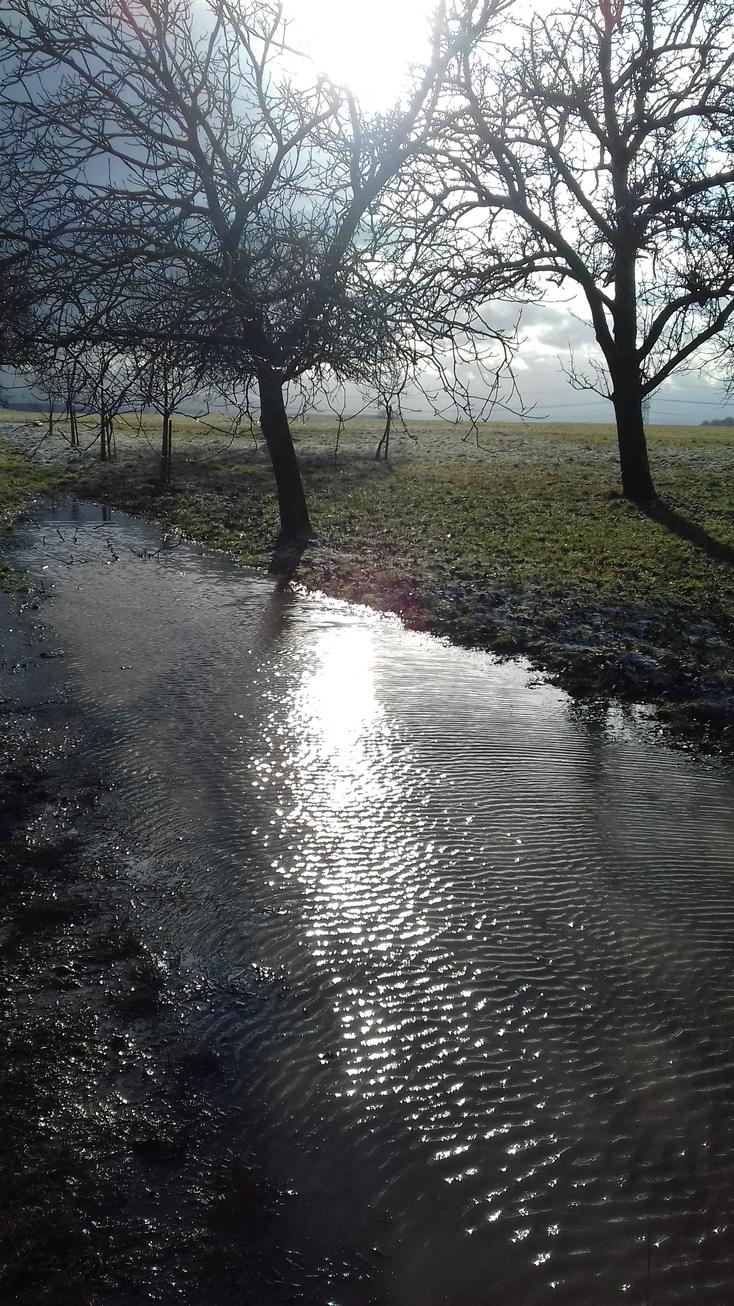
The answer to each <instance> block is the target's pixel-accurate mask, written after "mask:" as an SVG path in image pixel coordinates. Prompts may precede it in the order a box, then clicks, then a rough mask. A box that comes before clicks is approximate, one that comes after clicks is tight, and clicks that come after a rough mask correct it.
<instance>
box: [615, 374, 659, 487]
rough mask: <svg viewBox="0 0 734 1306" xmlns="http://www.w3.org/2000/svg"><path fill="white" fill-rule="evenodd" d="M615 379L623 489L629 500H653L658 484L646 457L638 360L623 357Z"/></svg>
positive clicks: (616, 414) (616, 415)
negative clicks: (654, 480) (656, 484)
mask: <svg viewBox="0 0 734 1306" xmlns="http://www.w3.org/2000/svg"><path fill="white" fill-rule="evenodd" d="M612 381H613V383H614V394H613V396H612V402H613V404H614V415H615V417H616V420H617V441H618V444H619V465H620V470H621V473H622V492H623V494H624V496H625V498H626V499H632V500H634V501H636V502H641V501H644V500H649V499H654V498H655V497H656V495H655V486H654V484H653V480H652V475H651V472H650V463H649V461H648V457H647V440H646V438H645V421H644V417H643V413H642V403H643V399H642V381H641V378H640V371H639V367H638V365H637V361H636V360H630V361H627V360H620V363H619V365H618V366H617V367H615V368H614V369H613V371H612Z"/></svg>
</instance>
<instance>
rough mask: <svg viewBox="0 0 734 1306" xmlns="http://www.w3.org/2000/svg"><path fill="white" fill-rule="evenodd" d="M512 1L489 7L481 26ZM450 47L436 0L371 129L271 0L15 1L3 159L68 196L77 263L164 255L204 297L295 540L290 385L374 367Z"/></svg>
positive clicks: (299, 493) (2, 29)
mask: <svg viewBox="0 0 734 1306" xmlns="http://www.w3.org/2000/svg"><path fill="white" fill-rule="evenodd" d="M504 3H506V0H482V3H481V5H480V6H479V16H480V18H481V20H488V18H489V15H490V13H491V12H492V11H493V10H494V9H496V8H498V7H500V6H501V5H503V4H504ZM453 40H454V36H453V34H452V28H451V24H450V23H449V22H448V21H447V19H446V14H445V5H441V6H439V11H438V16H437V19H436V23H435V27H434V33H433V46H432V50H431V54H430V58H429V60H428V64H427V67H426V70H425V72H424V73H423V75H422V76H420V77H418V78H417V80H416V82H415V85H414V87H413V89H412V91H411V93H410V94H409V96H408V98H407V100H406V102H405V103H404V104H403V105H402V106H400V107H399V108H397V109H396V110H395V111H394V112H392V113H390V114H388V115H384V116H382V117H380V118H378V119H375V120H373V121H368V120H366V119H365V117H364V115H363V114H362V113H361V111H360V109H359V106H358V105H357V104H356V102H355V101H354V99H353V98H352V97H351V96H349V95H348V94H346V93H342V92H340V91H338V90H337V89H336V88H334V87H333V86H331V85H330V84H328V83H327V82H325V81H324V80H323V79H322V78H319V79H318V80H316V82H315V83H314V84H312V85H311V86H308V85H307V84H306V81H305V77H304V76H303V73H302V71H301V69H302V67H303V65H302V64H299V73H298V77H297V78H296V77H295V76H294V75H293V74H292V73H291V74H290V75H289V74H288V72H287V70H285V69H284V57H285V58H286V62H287V58H290V57H291V56H289V55H287V54H286V53H285V52H286V46H287V39H286V28H285V24H284V20H283V14H282V6H281V5H280V4H277V3H275V2H274V0H257V2H255V0H201V3H199V4H197V5H196V6H193V5H191V4H189V3H187V0H114V3H113V0H58V2H57V3H55V4H54V5H53V6H52V5H50V4H49V3H48V2H47V0H8V3H7V4H5V5H3V7H2V13H1V14H0V41H2V42H3V48H4V50H5V56H4V59H5V67H6V74H5V80H4V87H3V89H2V91H1V92H0V96H1V98H0V103H1V104H2V105H3V108H4V117H5V123H6V127H5V133H4V142H5V149H6V150H8V149H9V150H11V151H12V153H13V156H14V159H15V165H16V167H17V168H19V170H20V171H22V170H23V168H24V167H27V168H30V169H33V170H35V171H36V172H37V171H38V169H39V168H43V169H44V170H45V173H46V175H47V176H48V177H49V178H50V179H51V188H52V189H53V185H56V186H57V189H58V193H59V197H60V198H59V204H60V207H61V210H62V211H64V212H68V214H69V217H68V226H67V228H66V229H65V233H64V234H65V237H66V249H67V251H68V255H69V258H70V259H72V260H74V261H76V262H77V263H78V262H79V259H80V258H81V257H85V258H86V259H87V262H88V266H89V267H94V268H97V269H99V268H100V266H101V265H103V264H104V260H105V258H107V259H108V261H109V266H110V267H116V268H121V267H123V266H127V267H128V268H130V269H133V271H134V275H135V276H139V275H140V274H141V272H143V271H144V269H145V267H146V266H149V265H151V264H152V263H154V262H165V263H166V264H167V265H168V266H169V267H172V268H176V269H178V270H179V271H180V274H181V275H182V276H184V277H185V278H186V279H187V281H188V283H189V284H190V285H191V286H193V287H196V288H197V289H198V292H199V293H200V303H201V304H202V305H207V306H208V307H207V309H206V313H205V316H206V319H207V327H206V332H207V337H208V339H209V340H212V339H216V340H217V341H218V342H219V343H220V345H221V347H222V349H223V350H229V351H230V352H231V353H232V354H236V356H237V359H238V365H239V372H240V376H241V378H242V382H243V384H244V385H247V384H249V383H250V382H251V381H252V380H253V379H254V380H255V382H256V385H257V390H258V395H259V405H260V417H261V425H262V431H263V435H264V438H265V441H266V444H267V447H268V450H269V453H270V457H271V460H272V465H273V471H274V476H275V482H276V487H277V493H278V501H279V508H280V519H281V536H282V538H295V539H298V538H303V537H305V536H307V535H308V534H309V533H310V529H311V527H310V521H309V515H308V508H307V504H306V498H305V495H304V491H303V486H302V482H301V476H300V471H299V467H298V463H297V459H296V455H295V450H294V446H293V441H292V437H291V432H290V428H289V423H288V418H287V414H286V408H285V403H284V389H285V388H286V387H287V386H288V385H290V384H291V383H293V382H294V381H298V380H299V379H300V378H304V377H309V376H310V377H311V383H312V382H313V378H314V376H315V377H316V379H317V380H318V377H319V375H324V376H325V377H326V378H327V379H328V381H329V383H331V382H332V381H333V378H334V377H336V378H337V379H339V378H341V377H343V376H347V375H350V374H351V373H353V372H354V371H355V370H357V369H358V367H359V364H360V360H361V359H362V357H363V353H364V347H363V341H364V337H365V334H366V324H368V323H369V322H370V321H371V320H372V319H373V318H374V317H375V316H376V315H379V311H380V310H379V306H380V305H381V304H383V303H384V302H385V297H386V292H385V288H384V283H383V279H381V277H380V275H379V270H378V269H377V268H376V265H375V249H374V243H373V235H372V232H373V230H374V229H373V228H372V226H371V219H370V214H371V209H372V207H373V206H374V204H375V203H376V201H377V199H378V198H379V196H380V194H381V193H382V191H383V190H384V188H385V187H386V186H387V185H388V183H389V182H390V181H391V179H392V178H393V177H395V175H396V174H397V173H398V172H399V171H400V170H401V168H403V167H404V166H405V164H406V163H407V161H408V160H409V159H410V158H411V157H412V156H413V155H414V154H415V152H416V151H417V150H418V149H420V148H421V147H422V146H423V145H424V144H425V142H426V141H427V139H428V136H429V132H430V127H431V121H432V115H433V109H434V106H435V103H436V99H437V96H438V86H439V84H440V80H441V76H442V74H443V72H444V70H445V68H446V67H447V65H448V63H449V62H450V60H451V58H452V57H453V56H454V54H455V45H453V44H452V41H453ZM63 248H64V238H63V237H62V238H56V239H55V249H56V250H57V251H59V250H63ZM80 249H81V251H82V253H80ZM379 261H380V262H382V263H384V261H385V259H384V257H383V258H381V259H380V260H379ZM102 317H104V315H103V314H101V315H100V329H102V326H103V325H106V326H109V321H107V322H106V323H103V322H102V320H101V319H102ZM382 320H383V321H387V320H388V318H387V317H386V316H385V315H384V314H383V319H382ZM422 320H423V321H425V320H426V319H425V316H423V319H422ZM197 329H198V330H200V329H201V328H200V327H199V328H197ZM401 329H402V332H403V335H405V334H406V333H407V332H408V331H409V330H410V323H409V319H408V318H407V317H406V316H405V315H404V316H403V319H402V326H401ZM189 334H190V338H191V339H193V337H194V335H195V332H194V331H192V332H191V333H189Z"/></svg>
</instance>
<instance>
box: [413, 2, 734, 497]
mask: <svg viewBox="0 0 734 1306" xmlns="http://www.w3.org/2000/svg"><path fill="white" fill-rule="evenodd" d="M477 8H478V7H477V5H476V4H474V3H472V2H471V0H468V2H467V3H466V4H465V10H464V20H463V21H464V33H465V35H464V40H463V52H462V55H461V57H460V59H459V60H458V63H457V65H455V66H454V67H455V68H458V72H457V73H456V76H455V77H454V76H452V78H451V79H450V82H449V85H448V92H447V106H446V112H445V117H444V125H443V133H442V138H441V139H440V141H439V142H437V143H436V144H435V146H434V147H433V149H432V151H431V153H430V158H431V162H432V165H433V172H432V176H431V179H430V180H426V182H425V186H424V203H425V205H426V208H427V209H430V211H431V213H432V221H433V223H434V225H438V224H439V223H440V222H441V221H443V222H446V221H450V222H452V223H454V224H456V225H457V226H461V228H462V230H463V234H464V239H465V241H466V242H467V243H468V244H469V245H471V246H473V251H474V257H473V262H474V271H473V276H472V278H471V291H472V293H473V294H474V296H475V297H476V298H477V299H478V300H481V299H482V298H483V297H485V296H492V295H495V296H496V295H505V296H507V297H516V296H518V294H519V295H520V296H526V297H527V296H531V297H537V295H538V294H541V293H542V291H543V289H544V288H545V287H547V285H548V283H549V282H550V283H552V284H554V285H556V286H566V287H567V286H569V285H573V286H575V287H577V288H578V291H579V292H580V294H581V295H582V296H583V297H584V298H585V300H586V304H587V305H588V310H589V313H590V315H591V321H592V324H593V329H594V332H595V336H596V341H597V343H598V346H599V349H600V351H601V356H602V359H603V364H601V365H600V367H599V368H598V369H595V368H594V366H593V363H592V365H591V368H590V370H589V369H587V370H584V369H581V370H579V369H578V367H573V369H572V370H573V374H572V380H573V381H574V383H575V384H576V385H579V386H583V387H586V388H591V389H595V390H597V391H598V392H599V393H601V394H603V395H604V396H605V397H606V398H608V399H610V400H611V402H612V404H613V406H614V412H615V418H616V425H617V433H618V440H619V453H620V463H621V475H622V486H623V490H624V493H625V495H627V496H628V497H629V498H632V499H637V500H645V499H650V498H652V497H654V493H655V491H654V485H653V480H652V476H651V473H650V467H649V463H648V455H647V447H646V438H645V430H644V420H643V403H644V402H645V400H647V399H649V396H650V395H651V394H652V393H653V392H654V391H655V390H656V388H657V387H658V386H660V385H661V384H662V383H663V382H664V381H665V380H666V379H667V378H668V377H669V376H670V375H671V373H672V372H673V371H674V370H675V369H680V368H685V367H686V366H687V365H688V366H690V365H692V364H693V361H694V357H695V358H696V359H697V361H698V362H699V363H700V362H701V361H702V360H703V359H704V358H705V356H706V347H707V345H708V344H709V342H712V341H714V339H715V338H716V337H717V335H718V334H719V333H720V332H721V331H722V330H723V329H724V328H725V327H726V324H727V323H728V322H729V321H730V320H732V315H733V314H734V235H733V233H734V153H733V149H732V142H733V141H734V46H733V45H732V32H734V4H733V3H732V0H680V3H675V4H670V3H668V2H667V0H601V3H600V4H599V5H598V6H597V3H596V0H578V2H577V3H574V4H572V5H570V6H569V7H568V8H566V7H564V5H563V3H561V5H560V6H559V8H557V9H553V10H551V11H550V12H549V13H547V12H544V13H541V14H539V13H534V12H532V9H530V8H528V9H523V10H522V11H521V12H520V13H519V15H518V16H517V17H515V18H511V20H510V21H509V22H505V23H503V24H502V25H501V27H500V28H499V29H498V27H497V25H496V24H493V23H492V22H487V23H484V22H483V23H482V24H480V25H477V23H476V13H477ZM480 219H481V220H480ZM701 351H703V352H701Z"/></svg>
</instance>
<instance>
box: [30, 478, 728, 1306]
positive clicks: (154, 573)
mask: <svg viewBox="0 0 734 1306" xmlns="http://www.w3.org/2000/svg"><path fill="white" fill-rule="evenodd" d="M168 543H169V545H170V544H171V542H170V541H169V542H168ZM17 553H18V560H19V561H20V562H22V563H23V564H25V565H26V566H27V567H28V568H29V569H30V571H31V572H32V573H33V575H34V577H35V578H36V580H37V581H39V582H42V583H43V586H44V588H45V591H46V593H47V595H48V596H49V599H50V601H49V602H47V603H46V604H44V605H43V609H42V612H41V614H40V615H41V618H42V620H43V621H44V622H47V623H50V625H51V627H52V628H53V631H54V632H55V635H56V637H57V639H58V643H59V648H60V650H63V653H64V663H63V666H64V672H63V675H64V678H65V681H66V684H67V687H68V692H69V694H70V696H71V698H72V700H73V701H75V702H78V704H79V710H80V711H82V712H84V713H87V714H89V715H90V716H91V717H92V719H93V720H94V722H95V733H94V740H93V744H92V748H93V751H94V754H95V757H94V761H95V764H96V765H98V766H99V768H100V769H101V771H102V772H103V773H104V774H105V776H106V777H107V778H108V780H109V783H110V785H111V786H112V795H111V802H110V828H109V831H108V835H109V839H110V846H114V847H115V849H116V850H117V852H118V854H120V855H122V857H123V859H124V863H125V867H126V875H127V876H128V878H129V883H130V886H131V893H132V894H133V895H134V897H135V899H136V902H138V904H139V907H140V912H141V917H142V919H143V920H144V921H146V922H147V929H148V931H149V942H150V944H151V946H152V947H157V948H159V949H161V950H173V951H174V952H175V953H176V954H178V956H179V957H180V961H181V965H182V966H183V967H184V969H185V970H186V971H187V972H190V974H191V976H192V977H193V978H194V979H195V980H202V981H205V982H206V983H205V990H206V994H207V997H206V1000H202V1001H201V1003H200V1004H199V1009H198V1012H197V1017H196V1018H197V1021H198V1022H199V1023H200V1027H201V1029H202V1031H204V1032H205V1033H206V1035H207V1037H208V1038H210V1039H211V1040H212V1041H213V1042H214V1045H215V1046H216V1047H217V1049H218V1050H219V1051H220V1052H221V1055H222V1057H223V1058H224V1059H225V1061H226V1064H227V1066H228V1068H229V1069H228V1074H227V1086H226V1093H227V1097H228V1100H229V1101H230V1102H232V1103H235V1104H238V1105H243V1106H245V1107H246V1109H247V1110H248V1111H249V1112H251V1113H252V1116H253V1119H254V1120H255V1121H256V1123H257V1133H258V1137H259V1140H260V1146H261V1150H262V1156H263V1158H264V1164H265V1165H266V1167H267V1170H268V1174H269V1178H270V1180H271V1181H272V1183H273V1184H274V1185H276V1186H277V1188H278V1189H279V1190H280V1191H283V1192H286V1193H288V1194H289V1197H288V1200H287V1202H285V1203H284V1204H283V1209H282V1211H281V1213H280V1215H279V1219H280V1222H281V1230H282V1238H283V1240H284V1241H285V1242H286V1243H287V1242H288V1240H292V1241H293V1243H294V1245H296V1244H301V1243H303V1242H305V1243H307V1244H308V1246H309V1247H310V1248H311V1249H312V1250H314V1251H315V1253H316V1258H317V1260H318V1261H319V1263H321V1264H323V1266H324V1267H325V1270H324V1284H326V1285H330V1286H329V1288H328V1292H327V1290H326V1289H324V1290H323V1291H321V1292H320V1293H319V1292H316V1291H315V1290H311V1295H309V1296H308V1297H307V1298H306V1297H304V1298H303V1300H308V1301H309V1302H310V1301H313V1303H314V1306H316V1303H318V1304H319V1306H331V1303H332V1302H333V1303H334V1306H367V1303H368V1302H375V1303H381V1304H383V1303H384V1304H385V1306H388V1304H389V1306H494V1304H495V1303H496V1304H497V1306H500V1304H501V1303H502V1304H504V1303H508V1302H516V1303H518V1304H519V1306H541V1304H542V1306H545V1304H546V1303H548V1302H558V1303H562V1304H563V1306H572V1304H573V1306H579V1304H580V1303H583V1304H584V1306H591V1304H592V1303H594V1304H596V1303H610V1304H611V1303H619V1302H620V1301H625V1300H629V1301H634V1302H636V1303H643V1302H645V1301H648V1300H649V1301H650V1302H652V1303H655V1302H660V1303H663V1302H665V1303H666V1304H668V1303H677V1302H680V1303H684V1302H685V1303H687V1304H688V1306H690V1304H691V1303H695V1304H696V1306H704V1304H705V1306H725V1303H727V1302H728V1301H730V1300H731V1297H732V1292H733V1291H734V1050H733V1045H732V1036H733V1035H734V967H733V965H732V961H733V957H732V953H733V950H734V949H733V945H734V853H733V851H732V849H733V846H734V801H733V799H734V772H733V771H732V768H731V765H730V764H723V763H722V764H703V763H700V762H696V761H695V760H693V759H691V758H689V757H686V756H685V755H682V754H676V753H673V752H671V751H668V750H666V749H664V748H662V747H660V746H659V745H657V744H655V743H654V741H653V740H652V739H651V738H646V736H645V732H644V730H642V729H638V728H637V727H635V726H634V724H633V723H631V722H630V721H629V720H625V719H623V718H619V719H616V718H614V716H613V714H604V713H603V712H599V714H598V716H597V718H596V719H595V718H594V717H593V715H590V714H588V713H582V712H580V711H579V710H578V709H577V708H574V705H573V703H572V702H571V701H570V700H569V699H568V698H567V697H566V696H565V695H564V694H562V693H560V692H559V691H556V690H555V689H553V688H550V687H548V686H547V685H544V684H531V683H529V679H530V678H529V673H528V669H527V667H525V666H524V665H522V664H518V663H506V664H498V663H497V662H495V661H494V660H493V659H492V658H490V657H489V656H487V655H483V654H476V653H472V652H468V651H465V650H461V649H457V648H453V647H448V646H443V645H442V644H440V643H439V642H437V641H435V640H433V639H431V638H429V637H425V636H420V635H416V634H412V633H409V632H406V631H404V630H403V629H402V628H401V626H400V625H399V623H397V622H395V621H392V620H387V619H383V618H380V617H378V616H376V615H374V614H372V613H369V612H367V611H364V610H361V609H355V608H351V607H349V606H347V605H344V604H340V603H335V602H330V601H328V600H325V599H323V598H321V597H318V596H306V595H299V594H294V593H291V592H287V591H283V590H282V589H281V588H279V586H278V584H277V583H276V582H275V581H274V580H270V579H267V578H264V577H262V576H260V575H255V574H248V573H247V572H243V571H241V570H236V569H235V568H233V567H232V566H230V565H229V564H228V563H226V562H225V561H223V560H221V559H217V558H214V557H211V556H200V554H199V553H198V551H197V550H195V549H193V548H191V547H189V546H186V545H180V546H178V547H166V546H163V544H162V540H161V537H160V534H159V533H158V532H157V530H156V529H155V528H153V527H151V526H147V525H144V524H142V523H140V522H135V521H133V520H131V519H129V518H126V517H125V516H124V515H123V514H118V513H114V514H110V513H109V512H108V511H106V510H102V509H99V508H94V507H79V506H78V505H69V504H67V505H61V506H59V507H58V508H57V509H55V510H53V511H48V512H46V513H45V515H44V516H43V518H38V519H37V520H36V521H34V522H32V523H30V524H28V525H26V526H25V527H23V528H22V529H21V531H20V532H19V536H18V546H17ZM202 991H203V990H202ZM342 1262H344V1263H345V1264H346V1263H354V1264H357V1263H359V1264H364V1265H365V1266H368V1267H369V1284H370V1286H369V1288H368V1287H367V1286H366V1280H365V1281H361V1280H360V1281H358V1280H357V1279H356V1278H350V1277H349V1275H348V1274H345V1275H341V1276H337V1277H336V1278H335V1277H333V1276H332V1277H329V1276H330V1274H331V1271H330V1269H329V1267H333V1266H334V1265H335V1264H341V1263H342ZM268 1291H269V1294H270V1295H268V1296H267V1298H266V1296H265V1295H263V1296H262V1297H261V1298H258V1306H270V1303H271V1302H274V1303H275V1302H280V1301H283V1302H285V1301H286V1300H293V1297H292V1295H291V1296H283V1295H281V1296H279V1295H278V1290H277V1287H272V1285H271V1288H270V1289H269V1290H268ZM299 1300H300V1298H299Z"/></svg>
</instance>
